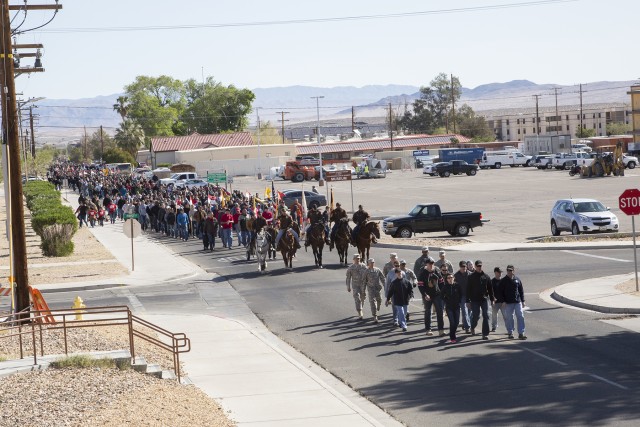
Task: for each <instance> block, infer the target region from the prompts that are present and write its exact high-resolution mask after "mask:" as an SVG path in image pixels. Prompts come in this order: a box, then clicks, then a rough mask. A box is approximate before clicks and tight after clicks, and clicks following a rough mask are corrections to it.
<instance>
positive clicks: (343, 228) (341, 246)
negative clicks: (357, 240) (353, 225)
mask: <svg viewBox="0 0 640 427" xmlns="http://www.w3.org/2000/svg"><path fill="white" fill-rule="evenodd" d="M350 234H351V233H350V231H349V220H348V219H347V218H342V219H341V220H340V221H338V225H336V234H335V236H334V238H335V245H336V249H337V250H338V256H339V257H340V264H344V265H347V262H348V261H347V256H348V253H349V244H350V243H351V236H350Z"/></svg>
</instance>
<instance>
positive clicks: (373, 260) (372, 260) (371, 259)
mask: <svg viewBox="0 0 640 427" xmlns="http://www.w3.org/2000/svg"><path fill="white" fill-rule="evenodd" d="M367 262H376V260H375V259H373V258H369V259H368V260H367Z"/></svg>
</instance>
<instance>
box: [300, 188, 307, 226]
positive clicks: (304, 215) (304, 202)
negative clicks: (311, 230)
mask: <svg viewBox="0 0 640 427" xmlns="http://www.w3.org/2000/svg"><path fill="white" fill-rule="evenodd" d="M301 214H302V219H301V221H300V222H301V223H302V224H304V223H306V222H307V214H308V212H307V198H306V197H305V195H304V190H302V212H301Z"/></svg>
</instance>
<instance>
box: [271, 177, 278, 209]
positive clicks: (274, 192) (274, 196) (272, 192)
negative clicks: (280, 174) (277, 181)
mask: <svg viewBox="0 0 640 427" xmlns="http://www.w3.org/2000/svg"><path fill="white" fill-rule="evenodd" d="M271 194H273V202H274V203H275V204H276V205H277V204H278V200H276V187H275V185H273V180H271Z"/></svg>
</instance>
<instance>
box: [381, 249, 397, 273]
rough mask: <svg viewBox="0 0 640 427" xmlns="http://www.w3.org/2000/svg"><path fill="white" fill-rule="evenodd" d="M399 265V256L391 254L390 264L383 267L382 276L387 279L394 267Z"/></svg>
mask: <svg viewBox="0 0 640 427" xmlns="http://www.w3.org/2000/svg"><path fill="white" fill-rule="evenodd" d="M399 263H400V261H399V260H398V254H397V253H395V252H391V253H390V254H389V262H388V263H386V264H385V265H384V267H382V274H384V277H385V278H386V277H387V275H388V274H389V272H390V271H392V270H394V269H395V266H394V265H395V264H399ZM391 280H393V279H391Z"/></svg>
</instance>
